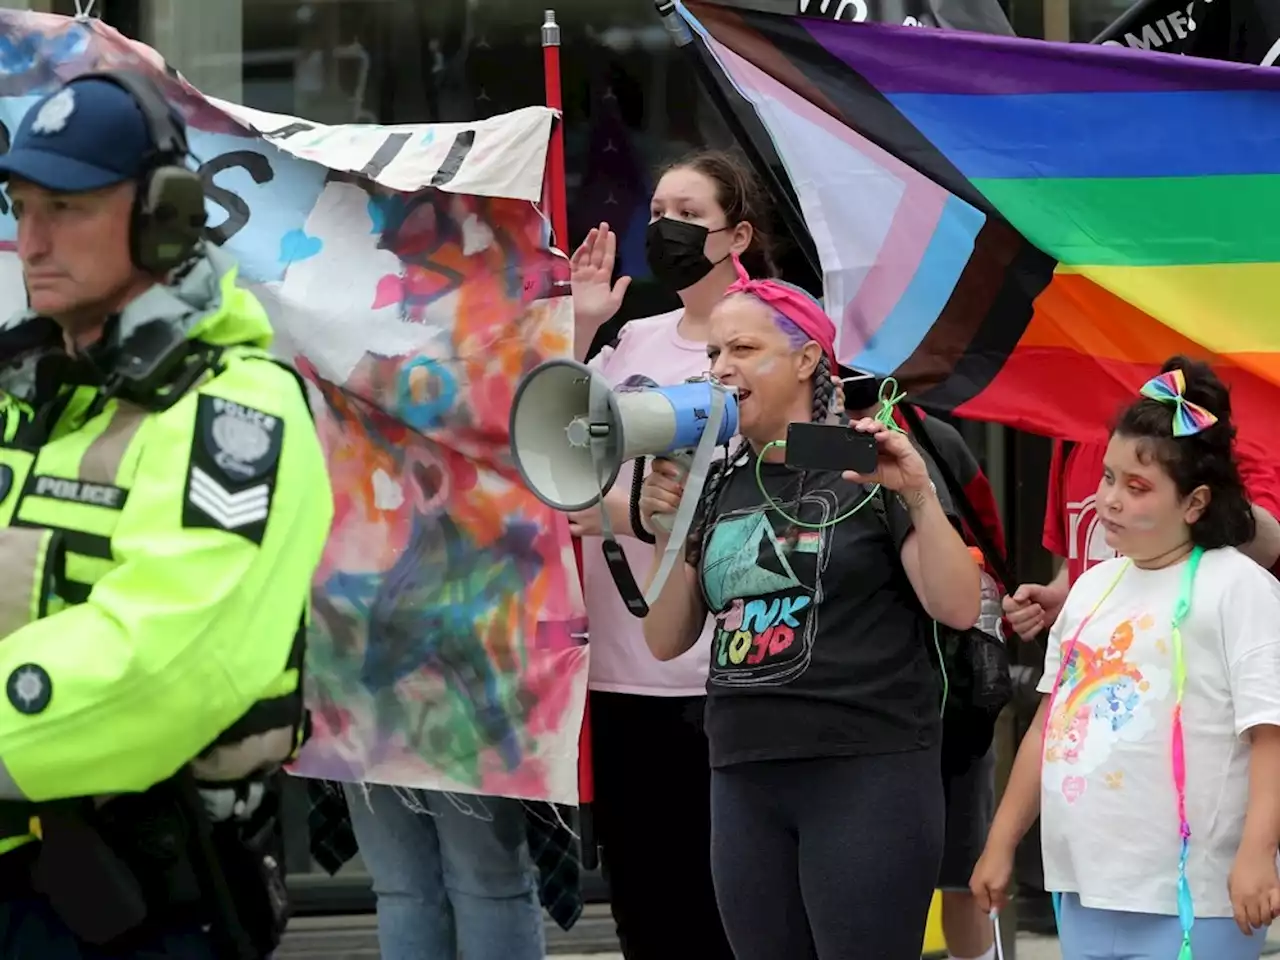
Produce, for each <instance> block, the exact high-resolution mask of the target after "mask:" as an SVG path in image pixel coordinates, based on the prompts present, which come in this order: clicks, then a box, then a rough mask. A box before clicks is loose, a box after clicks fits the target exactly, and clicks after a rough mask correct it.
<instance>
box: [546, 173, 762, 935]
mask: <svg viewBox="0 0 1280 960" xmlns="http://www.w3.org/2000/svg"><path fill="white" fill-rule="evenodd" d="M650 215H651V223H650V225H649V228H648V233H647V235H646V244H645V246H646V253H647V259H648V262H649V267H650V270H651V271H652V273H653V276H654V278H655V279H656V280H658V281H659V282H660V283H662V284H663V285H664V286H666V287H668V288H669V289H670V290H672V291H673V292H675V293H677V294H678V295H679V297H680V301H681V305H682V306H681V309H679V310H675V311H672V312H670V313H665V314H661V315H659V316H653V317H644V318H641V319H636V320H631V321H630V322H628V323H627V324H626V325H625V326H624V327H622V328H621V332H620V333H619V334H618V336H617V337H616V338H615V339H614V340H613V342H612V343H610V344H608V345H607V346H605V347H604V348H603V349H602V350H601V351H600V353H599V354H597V355H596V356H595V357H593V358H592V360H591V362H590V365H591V366H592V368H593V369H595V370H597V371H599V372H600V373H601V375H603V376H604V377H605V378H606V379H607V380H608V381H609V383H610V384H611V385H613V386H614V387H615V388H622V389H626V388H627V387H640V386H646V385H648V386H657V385H666V384H671V383H679V382H681V381H683V380H685V379H687V378H689V377H694V376H700V375H702V374H704V373H706V372H707V370H708V368H709V366H710V364H709V362H708V360H707V355H706V338H707V330H708V327H709V320H708V317H709V315H710V313H711V308H712V307H713V306H714V305H715V304H716V303H717V302H718V301H719V300H720V299H721V297H723V295H724V293H725V291H726V290H727V289H728V287H729V284H730V283H732V282H733V281H734V280H735V279H736V273H735V271H734V267H733V262H732V255H733V254H738V255H739V256H740V257H742V258H743V259H744V260H747V261H748V262H751V261H752V260H754V262H755V264H756V265H755V266H754V267H752V268H751V269H753V270H755V271H758V272H759V273H760V274H762V275H763V274H765V273H767V272H770V271H769V270H768V266H767V262H766V261H765V259H764V257H763V248H762V237H761V233H760V231H759V230H758V229H757V227H758V223H759V220H758V214H757V208H756V206H755V203H754V191H753V184H752V181H751V177H750V175H749V174H748V173H746V172H745V171H744V170H743V169H742V168H741V167H740V166H739V165H738V164H737V162H736V161H734V160H733V159H732V158H730V157H728V156H726V155H724V154H721V153H713V152H708V153H699V154H696V155H694V156H692V157H689V158H686V159H684V160H681V161H679V162H678V163H676V164H675V165H674V166H672V167H670V168H668V169H667V170H666V171H664V173H663V175H662V176H661V178H660V180H659V183H658V186H657V189H656V190H655V191H654V195H653V200H652V202H651V206H650ZM616 248H617V239H616V237H615V236H614V234H613V232H612V231H611V230H610V229H609V227H608V225H607V224H601V225H600V227H599V228H598V229H595V230H592V231H591V233H590V235H588V237H587V239H586V242H585V243H584V244H583V245H582V246H581V247H580V248H579V249H578V251H577V253H575V254H574V257H573V264H572V266H573V273H572V282H573V300H574V310H575V314H576V324H577V330H576V336H577V343H578V345H579V350H580V354H579V355H580V356H581V355H582V353H583V352H585V347H586V344H588V343H590V342H591V339H592V337H593V336H594V334H595V332H596V330H597V329H598V327H599V326H600V325H601V324H603V323H605V322H606V321H607V320H609V319H610V318H611V317H612V316H613V315H614V314H615V313H616V312H617V311H618V308H619V307H620V306H621V303H622V298H623V295H624V294H625V293H626V290H627V288H628V286H629V285H630V282H631V281H630V278H628V277H623V278H621V279H619V280H618V281H617V282H616V283H615V282H614V280H613V268H614V259H615V253H616ZM632 469H633V465H632V464H626V465H624V466H623V469H622V473H621V474H620V475H619V477H618V481H617V482H616V483H615V484H614V486H613V489H612V490H611V491H610V493H609V494H608V495H607V496H606V497H605V504H604V506H605V509H607V510H608V511H609V514H610V520H611V522H612V524H613V528H614V530H615V532H616V533H617V534H618V539H619V543H620V544H621V545H622V547H623V549H624V550H625V551H626V553H627V557H628V560H629V561H630V563H631V568H632V569H633V570H646V569H648V568H649V567H650V566H651V564H652V558H653V548H652V547H651V546H650V545H649V544H648V543H647V542H644V541H641V540H640V539H637V538H636V537H635V536H633V535H632V534H633V532H634V531H633V530H632V526H631V510H630V491H631V487H632V476H631V470H632ZM569 519H570V524H571V527H572V529H573V532H574V534H575V535H577V536H580V537H583V538H584V542H583V550H582V560H583V575H584V579H585V596H586V604H587V614H588V617H589V620H590V630H591V674H590V687H591V694H590V718H591V735H592V750H593V753H592V758H593V763H594V782H595V798H594V801H593V808H594V809H593V812H594V817H595V826H596V831H597V835H598V838H599V841H600V847H601V850H600V854H601V862H602V864H603V867H604V875H605V879H606V881H607V883H608V885H609V899H610V904H611V907H612V910H613V916H614V920H615V923H616V924H617V928H618V938H619V940H620V941H621V944H622V951H623V955H624V956H625V957H626V958H627V960H650V958H652V960H668V958H670V957H682V956H689V957H692V956H696V957H699V958H705V960H732V957H733V954H732V951H731V950H730V949H729V944H728V941H727V939H726V938H725V935H724V931H723V928H722V927H721V924H720V915H719V911H718V909H717V907H716V901H715V894H714V891H713V889H712V884H711V863H710V846H711V837H710V819H711V814H710V807H711V800H710V761H709V758H708V751H707V740H706V736H705V734H704V732H703V728H702V712H703V707H704V706H705V702H706V679H707V668H708V664H709V663H710V652H709V644H710V634H709V633H707V634H706V635H705V636H704V637H703V639H702V641H701V642H700V643H699V645H698V646H697V647H695V648H694V649H693V650H691V651H690V652H689V653H687V654H686V655H685V656H683V657H680V658H679V659H677V660H674V661H671V662H667V663H662V662H660V661H658V660H656V659H655V658H654V657H653V655H652V654H651V653H650V652H649V649H648V647H647V646H646V644H645V642H644V636H643V633H642V631H641V621H639V620H637V619H635V618H634V617H633V616H632V615H631V614H630V613H628V612H627V610H626V608H625V606H624V604H623V602H622V599H621V598H620V597H619V595H618V591H617V588H616V587H615V586H614V585H613V581H612V579H611V577H610V575H609V573H608V569H607V567H606V565H605V562H604V558H603V556H602V554H601V549H600V544H599V534H600V512H599V508H594V509H592V510H588V511H583V512H582V513H578V514H571V515H570V518H569Z"/></svg>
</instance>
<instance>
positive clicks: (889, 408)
mask: <svg viewBox="0 0 1280 960" xmlns="http://www.w3.org/2000/svg"><path fill="white" fill-rule="evenodd" d="M906 396H907V395H906V394H905V393H900V392H899V391H898V381H897V380H895V379H893V377H886V378H885V379H884V381H883V382H882V383H881V384H880V395H879V398H878V399H879V401H880V409H879V410H877V411H876V412H875V415H874V416H873V418H872V419H874V420H878V421H880V422H881V423H883V424H884V425H885V426H886V427H888V428H889V429H890V430H896V431H898V433H905V432H906V431H904V430H903V429H902V428H901V427H899V426H898V424H897V423H895V422H894V419H893V408H894V407H896V406H897V405H898V404H899V403H901V402H902V401H903V400H904V399H906ZM786 446H787V442H786V441H785V440H772V441H770V442H769V443H766V444H765V446H764V449H763V450H761V451H760V456H758V457H757V458H756V486H757V487H759V488H760V495H761V496H762V497H764V500H765V503H767V504H768V505H769V509H771V510H773V511H774V512H775V513H777V514H779V515H781V516H782V518H783V519H785V520H786V521H788V522H789V523H793V524H795V525H796V526H797V527H803V528H804V529H806V530H825V529H827V528H828V527H834V526H835V525H836V524H837V523H843V522H844V521H845V520H848V519H849V518H850V517H852V516H853V515H854V514H855V513H857V512H858V511H859V510H861V509H862V508H863V507H865V506H866V505H867V504H868V503H870V502H871V498H872V497H874V496H875V495H876V494H877V493H879V492H880V484H878V483H877V484H876V485H875V486H874V487H872V488H871V492H870V493H868V494H867V495H866V496H865V497H863V498H862V500H861V501H859V502H858V503H857V504H855V505H854V506H853V507H851V508H850V509H849V510H847V511H845V512H844V513H842V514H841V515H840V516H838V517H836V518H835V519H834V520H827V521H826V522H825V523H805V522H804V521H803V520H798V519H796V518H795V517H793V516H791V514H789V513H787V511H785V510H783V509H782V507H780V506H779V505H778V501H777V500H775V499H774V498H773V496H772V495H771V494H770V493H769V491H768V490H766V489H765V487H764V477H763V476H761V469H762V467H761V464H763V463H764V458H765V455H766V454H768V452H769V451H770V450H771V449H772V448H774V447H782V448H783V449H784V450H785V449H786ZM933 647H934V649H935V650H936V651H937V652H938V670H939V672H940V673H941V674H942V704H941V707H940V708H939V709H940V710H942V711H945V710H946V708H947V697H948V696H949V695H950V693H951V681H950V679H949V678H948V677H947V665H946V661H945V658H944V657H943V655H942V640H941V638H940V637H939V635H938V621H937V620H934V621H933Z"/></svg>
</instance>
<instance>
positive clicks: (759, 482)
mask: <svg viewBox="0 0 1280 960" xmlns="http://www.w3.org/2000/svg"><path fill="white" fill-rule="evenodd" d="M905 398H906V394H905V393H899V392H898V381H897V380H894V379H893V377H886V378H885V380H884V382H883V383H881V384H880V397H879V400H880V409H879V410H877V411H876V413H875V416H874V417H872V419H874V420H878V421H880V422H881V423H883V424H884V425H885V426H886V427H888V428H889V429H890V430H896V431H898V432H899V433H903V432H904V431H903V430H902V428H901V427H899V426H898V425H897V424H896V423H894V420H893V408H894V407H896V406H897V405H898V404H899V403H901V402H902V401H903V399H905ZM774 447H782V448H783V449H784V450H785V449H786V447H787V442H786V441H785V440H772V441H770V442H769V443H766V444H765V445H764V449H763V450H761V451H760V456H758V457H757V458H756V486H757V487H759V488H760V495H761V496H762V497H764V500H765V503H767V504H768V505H769V509H770V510H773V511H774V512H775V513H777V514H779V515H780V516H781V517H782V518H783V519H784V520H786V521H787V522H789V523H792V524H795V526H797V527H803V528H804V529H805V530H825V529H827V528H828V527H834V526H835V525H836V524H837V523H843V522H844V521H845V520H848V519H849V518H850V517H852V516H853V515H854V514H855V513H857V512H858V511H859V510H861V509H862V508H863V507H865V506H866V505H867V504H868V503H870V502H871V500H872V498H873V497H875V495H876V494H877V493H879V492H880V484H878V483H877V484H876V485H875V486H874V487H872V488H871V492H870V493H868V494H867V495H866V496H865V497H863V498H862V500H861V501H860V502H859V503H857V504H855V505H854V506H852V507H850V508H849V509H848V510H847V511H845V512H844V513H842V514H840V516H838V517H836V518H835V519H834V520H827V521H825V522H823V523H805V522H804V521H803V520H799V519H797V518H796V517H793V516H791V514H789V513H787V511H785V510H783V509H782V507H781V506H779V504H778V501H777V500H775V499H774V498H773V497H772V496H771V495H770V493H769V491H768V490H766V489H765V488H764V477H763V476H761V470H762V469H763V466H762V465H763V464H764V461H765V456H766V455H767V454H768V453H769V451H770V450H771V449H772V448H774Z"/></svg>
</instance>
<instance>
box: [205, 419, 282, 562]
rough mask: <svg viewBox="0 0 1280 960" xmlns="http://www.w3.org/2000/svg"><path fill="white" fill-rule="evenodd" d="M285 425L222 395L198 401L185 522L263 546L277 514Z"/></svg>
mask: <svg viewBox="0 0 1280 960" xmlns="http://www.w3.org/2000/svg"><path fill="white" fill-rule="evenodd" d="M283 442H284V422H283V421H282V420H280V418H279V417H274V416H272V415H270V414H268V413H263V412H262V411H261V410H255V409H254V408H253V407H246V406H244V405H243V404H240V403H235V402H234V401H231V400H224V399H222V398H221V397H210V396H205V395H202V396H200V398H199V399H198V401H197V409H196V426H195V436H194V437H192V443H191V462H190V465H189V467H188V470H187V489H186V498H185V502H184V503H183V510H182V524H183V526H185V527H215V528H219V529H222V530H228V531H231V532H232V533H237V534H239V535H240V536H242V537H244V538H245V539H247V540H251V541H252V542H254V543H261V542H262V537H263V534H264V533H265V532H266V526H267V517H268V516H270V514H271V498H272V494H273V493H274V491H275V482H276V471H277V469H278V468H279V464H280V449H281V446H282V444H283Z"/></svg>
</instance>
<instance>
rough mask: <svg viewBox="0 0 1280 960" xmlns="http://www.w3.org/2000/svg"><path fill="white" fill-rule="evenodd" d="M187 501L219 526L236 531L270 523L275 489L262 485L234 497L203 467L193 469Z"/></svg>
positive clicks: (268, 485)
mask: <svg viewBox="0 0 1280 960" xmlns="http://www.w3.org/2000/svg"><path fill="white" fill-rule="evenodd" d="M187 499H188V500H190V501H191V503H192V504H193V505H194V506H197V507H199V508H200V509H201V510H203V511H204V512H205V513H207V514H208V515H209V518H210V519H211V520H213V521H214V522H215V523H217V524H219V525H220V526H222V527H224V528H225V529H227V530H235V529H237V528H239V527H244V526H248V525H249V524H251V523H257V522H259V521H260V520H265V519H267V514H268V512H269V511H270V501H271V485H270V484H266V483H260V484H258V485H257V486H256V487H250V488H249V489H248V490H242V491H240V492H239V493H232V492H231V491H230V490H228V489H227V488H226V487H224V486H223V485H222V484H220V483H218V481H217V480H215V479H213V477H211V476H209V475H208V474H207V473H205V472H204V471H203V470H201V469H200V468H199V467H192V468H191V487H190V490H189V491H188V493H187Z"/></svg>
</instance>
